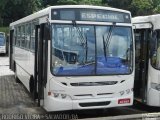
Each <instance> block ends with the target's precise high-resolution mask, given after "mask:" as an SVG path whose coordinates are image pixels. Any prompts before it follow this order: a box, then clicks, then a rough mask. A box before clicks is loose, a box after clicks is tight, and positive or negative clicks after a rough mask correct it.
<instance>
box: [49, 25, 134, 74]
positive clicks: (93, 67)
mask: <svg viewBox="0 0 160 120" xmlns="http://www.w3.org/2000/svg"><path fill="white" fill-rule="evenodd" d="M132 50H133V48H132V29H131V27H120V26H95V25H88V26H87V25H76V26H73V25H58V24H56V25H54V24H52V66H51V70H52V73H53V74H54V75H62V76H72V75H73V76H74V75H77V76H78V75H80V76H83V75H113V74H114V75H115V74H130V73H131V71H132V55H133V54H132Z"/></svg>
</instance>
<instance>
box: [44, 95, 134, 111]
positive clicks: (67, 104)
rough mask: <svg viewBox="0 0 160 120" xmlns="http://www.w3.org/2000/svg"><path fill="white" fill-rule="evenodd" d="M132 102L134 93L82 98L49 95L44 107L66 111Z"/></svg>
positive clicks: (117, 105)
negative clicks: (111, 96)
mask: <svg viewBox="0 0 160 120" xmlns="http://www.w3.org/2000/svg"><path fill="white" fill-rule="evenodd" d="M132 104H133V93H131V94H129V95H126V96H123V97H117V98H97V99H82V100H71V99H70V100H69V99H57V98H54V97H52V96H48V97H47V98H46V99H45V102H44V108H45V109H46V110H47V111H65V110H83V109H100V108H111V107H119V106H131V105H132Z"/></svg>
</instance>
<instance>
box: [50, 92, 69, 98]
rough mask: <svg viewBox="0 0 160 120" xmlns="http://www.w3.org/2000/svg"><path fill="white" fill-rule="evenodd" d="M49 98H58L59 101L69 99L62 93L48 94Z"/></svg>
mask: <svg viewBox="0 0 160 120" xmlns="http://www.w3.org/2000/svg"><path fill="white" fill-rule="evenodd" d="M48 95H49V96H52V97H54V98H59V99H68V98H69V99H70V97H69V96H68V95H67V94H64V93H57V92H53V91H52V92H48Z"/></svg>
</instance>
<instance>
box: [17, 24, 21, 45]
mask: <svg viewBox="0 0 160 120" xmlns="http://www.w3.org/2000/svg"><path fill="white" fill-rule="evenodd" d="M20 42H21V26H18V27H17V41H16V46H17V47H19V46H20Z"/></svg>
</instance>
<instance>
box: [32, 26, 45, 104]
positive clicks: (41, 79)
mask: <svg viewBox="0 0 160 120" xmlns="http://www.w3.org/2000/svg"><path fill="white" fill-rule="evenodd" d="M45 25H46V24H41V25H40V26H37V27H36V42H37V43H36V44H37V45H36V46H35V47H36V54H35V62H36V65H35V74H36V83H37V84H36V85H37V87H36V88H37V90H38V91H37V93H38V105H39V106H40V105H41V104H40V103H41V100H44V88H45V87H46V83H47V64H48V40H47V39H46V34H45V31H46V30H45Z"/></svg>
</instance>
